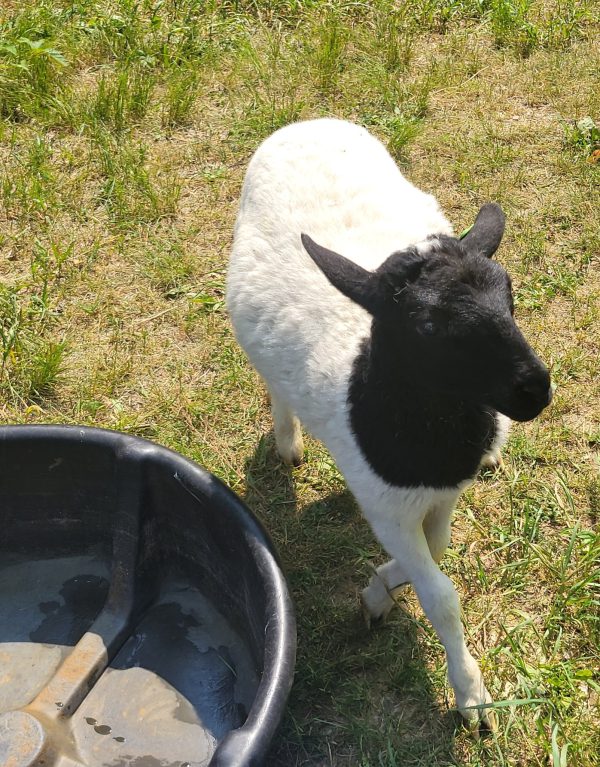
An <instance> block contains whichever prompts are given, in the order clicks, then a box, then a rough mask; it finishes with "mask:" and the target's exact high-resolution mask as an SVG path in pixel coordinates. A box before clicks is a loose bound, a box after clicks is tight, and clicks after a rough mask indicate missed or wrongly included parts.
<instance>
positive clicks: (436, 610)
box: [371, 517, 496, 731]
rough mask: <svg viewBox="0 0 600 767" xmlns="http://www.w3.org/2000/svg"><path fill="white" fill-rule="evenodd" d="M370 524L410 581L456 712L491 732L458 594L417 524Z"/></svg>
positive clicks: (486, 696) (490, 714)
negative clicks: (439, 649)
mask: <svg viewBox="0 0 600 767" xmlns="http://www.w3.org/2000/svg"><path fill="white" fill-rule="evenodd" d="M371 525H372V527H373V530H374V532H375V534H376V535H377V537H378V538H379V541H380V542H381V544H382V545H383V546H384V547H385V548H386V549H387V551H388V553H389V554H391V555H392V556H393V557H394V559H395V560H396V562H401V563H402V572H403V575H404V576H405V577H406V578H407V580H409V581H410V582H411V583H412V585H413V587H414V589H415V591H416V592H417V596H418V598H419V602H420V603H421V606H422V608H423V611H424V612H425V615H426V616H427V617H428V618H429V620H430V621H431V623H432V625H433V628H434V629H435V631H436V632H437V635H438V636H439V638H440V641H441V642H442V644H443V645H444V648H445V650H446V656H447V659H448V677H449V680H450V684H451V685H452V687H453V689H454V693H455V695H456V703H457V707H458V709H459V710H460V712H461V714H462V715H463V717H464V718H465V719H466V720H467V722H468V723H469V725H470V726H471V727H472V729H473V730H476V731H477V730H478V726H479V723H480V721H481V722H483V723H484V724H485V725H486V726H487V727H489V728H490V729H494V728H495V724H496V722H495V716H494V713H493V711H492V710H491V708H486V706H487V705H489V704H491V703H492V699H491V697H490V694H489V693H488V691H487V690H486V688H485V684H484V681H483V677H482V675H481V671H480V670H479V666H478V665H477V663H476V661H475V660H474V658H473V657H472V656H471V654H470V653H469V651H468V649H467V646H466V644H465V639H464V632H463V627H462V623H461V619H460V603H459V599H458V594H457V593H456V590H455V588H454V586H453V584H452V581H451V580H450V579H449V578H448V577H447V576H446V575H444V574H443V573H442V572H441V570H440V569H439V568H438V566H437V565H436V563H435V561H434V559H433V557H432V555H431V551H430V550H429V546H428V544H427V538H426V536H425V532H424V530H423V525H422V522H421V520H415V519H411V520H410V522H409V521H402V520H398V519H397V518H396V519H393V520H389V521H388V520H377V519H375V520H374V519H373V517H371ZM476 707H481V708H476Z"/></svg>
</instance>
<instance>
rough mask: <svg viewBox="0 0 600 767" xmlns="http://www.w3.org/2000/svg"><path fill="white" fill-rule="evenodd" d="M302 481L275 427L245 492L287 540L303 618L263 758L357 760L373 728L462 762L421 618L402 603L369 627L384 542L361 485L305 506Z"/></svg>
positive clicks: (406, 748) (274, 761)
mask: <svg viewBox="0 0 600 767" xmlns="http://www.w3.org/2000/svg"><path fill="white" fill-rule="evenodd" d="M296 484H298V487H299V488H301V492H302V495H303V496H304V495H305V494H307V495H311V494H314V489H313V488H310V487H308V488H307V487H306V482H305V480H304V479H303V477H302V470H300V471H298V472H295V473H294V472H293V471H292V470H291V469H289V468H288V467H286V466H284V465H283V464H282V463H281V462H280V460H279V458H278V457H277V455H276V452H275V449H274V441H273V435H272V434H269V435H268V436H266V437H263V438H261V439H260V441H259V443H258V445H257V447H256V450H255V453H254V455H253V456H252V458H251V459H249V461H248V462H247V464H246V487H247V490H246V498H245V500H246V502H247V504H248V505H249V506H250V508H251V509H252V510H253V511H255V512H256V513H257V514H258V516H259V517H260V518H261V520H262V521H263V522H264V523H265V525H266V527H267V529H268V530H269V533H270V535H271V536H272V538H273V540H274V542H275V544H276V546H277V548H278V550H279V553H280V556H281V560H282V564H283V567H284V569H285V572H286V575H287V578H288V582H289V585H290V589H291V592H292V598H293V600H294V603H295V606H296V614H297V623H298V656H297V665H296V677H295V682H294V686H293V688H292V693H291V696H290V701H289V705H288V710H287V713H286V716H285V718H284V722H283V725H282V728H281V731H280V734H279V738H278V740H277V742H276V743H275V744H274V747H273V749H272V751H271V753H270V756H269V759H268V760H267V762H266V765H265V767H293V766H294V765H315V766H316V765H320V766H321V765H322V766H323V767H325V765H328V766H329V765H336V766H337V765H353V764H358V763H360V762H361V761H362V759H361V756H362V744H363V743H367V742H368V741H369V740H370V741H371V743H372V742H373V740H374V739H376V740H377V742H378V744H380V747H381V749H382V751H383V752H384V753H385V751H386V749H388V748H390V749H392V751H391V752H390V753H396V754H398V756H402V755H406V756H405V758H406V757H410V759H411V761H412V759H414V763H415V764H422V763H423V759H425V758H426V759H427V764H429V765H431V766H432V767H435V765H438V764H439V765H442V764H444V765H446V764H448V763H453V750H454V732H455V730H456V725H457V723H458V722H459V720H460V717H458V715H456V714H454V713H452V712H450V711H448V710H445V709H443V708H440V707H439V706H438V704H437V702H436V699H435V696H434V693H433V687H432V683H431V679H430V677H429V674H428V672H427V670H426V663H425V657H424V656H425V653H426V652H427V648H426V646H424V645H425V644H426V643H424V642H423V641H420V640H419V634H420V633H422V628H421V627H420V624H419V622H418V620H415V618H414V617H413V616H412V615H411V614H410V613H409V612H408V611H406V610H403V609H402V607H400V608H399V609H395V610H394V611H393V613H392V615H391V616H390V618H389V619H388V622H387V624H385V625H382V626H377V627H375V628H374V629H371V630H368V629H367V627H366V625H365V623H364V621H363V618H362V615H361V612H360V609H359V600H358V591H359V589H360V587H361V586H362V585H364V583H365V582H366V580H367V578H368V572H369V564H368V560H369V557H370V556H371V555H376V554H377V552H378V547H377V545H376V543H375V541H374V538H373V534H372V533H371V531H370V529H369V528H368V525H367V523H366V522H365V521H364V520H363V519H362V517H361V515H360V512H359V510H358V508H357V506H356V503H355V501H354V499H353V497H352V495H351V494H350V493H349V491H347V490H341V491H340V492H337V493H330V494H329V495H327V496H326V497H324V498H318V499H316V500H314V501H312V502H309V503H308V504H306V503H305V502H304V501H303V503H302V509H301V510H300V504H299V503H298V500H297V494H296ZM331 754H335V759H334V760H333V761H332V758H331ZM402 763H403V764H404V763H407V762H405V761H403V762H402Z"/></svg>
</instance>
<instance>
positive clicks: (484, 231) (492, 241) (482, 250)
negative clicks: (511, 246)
mask: <svg viewBox="0 0 600 767" xmlns="http://www.w3.org/2000/svg"><path fill="white" fill-rule="evenodd" d="M505 223H506V218H505V216H504V213H503V212H502V208H501V207H500V206H499V205H496V203H495V202H488V203H487V204H486V205H484V206H483V207H482V208H481V210H480V211H479V213H478V214H477V218H476V219H475V223H474V224H473V226H472V227H471V229H470V230H469V231H468V232H467V234H465V236H464V237H463V238H462V240H461V243H462V245H463V247H464V248H465V250H466V251H467V253H471V254H473V255H480V256H487V258H491V257H492V256H493V255H494V253H495V252H496V250H497V249H498V246H499V245H500V242H501V240H502V235H503V234H504V225H505Z"/></svg>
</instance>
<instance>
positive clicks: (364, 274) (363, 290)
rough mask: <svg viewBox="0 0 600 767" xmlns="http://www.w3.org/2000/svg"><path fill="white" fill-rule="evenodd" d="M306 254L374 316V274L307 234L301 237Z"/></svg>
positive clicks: (345, 293)
mask: <svg viewBox="0 0 600 767" xmlns="http://www.w3.org/2000/svg"><path fill="white" fill-rule="evenodd" d="M301 239H302V244H303V245H304V247H305V249H306V252H307V253H308V255H309V256H310V257H311V258H312V260H313V261H314V262H315V264H316V265H317V266H318V267H319V269H320V270H321V271H322V272H323V274H324V275H325V276H326V277H327V279H328V280H329V282H330V283H331V284H332V285H333V286H334V287H336V288H337V289H338V290H339V291H341V292H342V293H343V294H344V295H345V296H348V298H351V299H352V300H353V301H355V302H356V303H357V304H360V306H362V307H363V309H366V310H367V311H368V312H370V313H371V314H374V313H375V311H376V309H377V303H378V302H377V284H378V281H377V280H376V279H375V275H374V273H373V272H369V271H368V270H367V269H363V268H362V266H359V265H358V264H355V263H354V261H350V259H349V258H346V257H345V256H341V255H340V254H339V253H335V252H334V251H333V250H328V249H327V248H324V247H323V246H322V245H317V243H316V242H315V241H314V240H311V238H310V237H309V236H308V235H307V234H302V235H301Z"/></svg>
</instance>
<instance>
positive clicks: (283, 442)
mask: <svg viewBox="0 0 600 767" xmlns="http://www.w3.org/2000/svg"><path fill="white" fill-rule="evenodd" d="M271 414H272V416H273V427H274V431H275V444H276V446H277V452H278V453H279V455H280V456H281V460H282V461H283V462H284V463H288V464H292V465H293V466H299V465H300V464H301V463H302V458H303V455H304V443H303V441H302V429H301V427H300V421H299V420H298V419H297V418H296V416H295V415H294V413H293V412H292V411H291V410H290V408H289V407H288V406H287V405H286V404H285V402H283V401H282V400H280V399H278V397H276V396H275V395H274V394H273V393H272V392H271Z"/></svg>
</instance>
